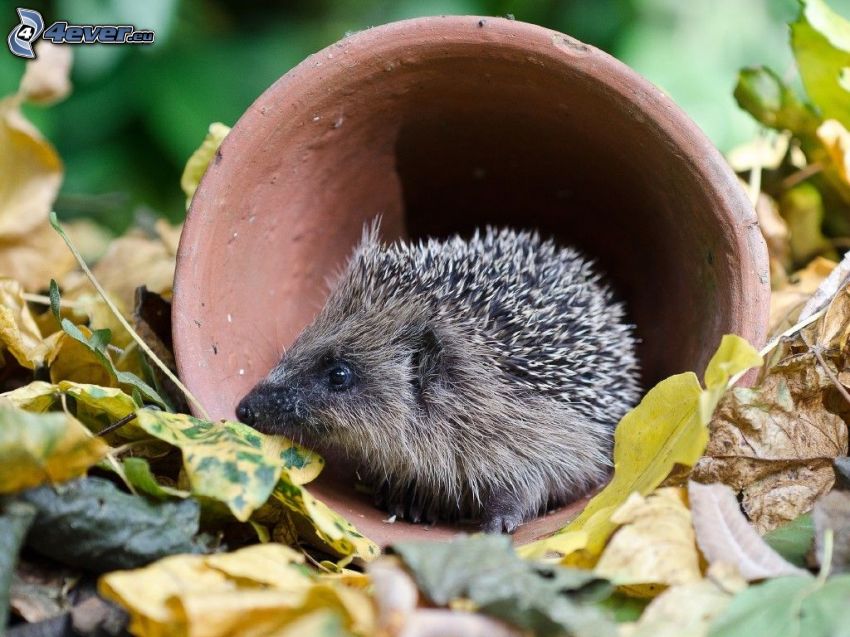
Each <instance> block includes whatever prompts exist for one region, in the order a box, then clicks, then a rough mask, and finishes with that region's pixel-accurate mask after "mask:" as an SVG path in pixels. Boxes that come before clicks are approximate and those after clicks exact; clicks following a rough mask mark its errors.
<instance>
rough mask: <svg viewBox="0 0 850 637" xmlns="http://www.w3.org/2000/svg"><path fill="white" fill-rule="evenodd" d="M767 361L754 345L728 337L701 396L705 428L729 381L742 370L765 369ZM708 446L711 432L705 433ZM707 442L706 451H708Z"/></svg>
mask: <svg viewBox="0 0 850 637" xmlns="http://www.w3.org/2000/svg"><path fill="white" fill-rule="evenodd" d="M763 363H764V359H763V358H762V356H761V354H759V353H758V352H757V351H756V350H755V349H753V346H752V345H750V344H749V343H748V342H747V341H745V340H744V339H742V338H739V337H737V336H731V335H728V334H727V335H726V336H724V337H723V339H722V340H721V341H720V347H718V348H717V351H716V352H715V353H714V356H712V357H711V360H710V361H708V366H707V367H706V368H705V390H704V391H703V392H702V394H701V395H700V397H699V405H700V420H701V422H702V425H703V427H705V425H707V424H708V423H709V421H710V420H711V415H712V414H713V413H714V410H715V408H716V407H717V403H718V402H719V401H720V398H721V396H723V394H724V393H725V392H726V389H727V384H728V383H729V379H730V378H732V377H733V376H734V375H735V374H737V373H738V372H740V371H744V370H747V369H751V368H753V367H761V366H762V364H763ZM704 431H705V443H707V442H708V430H705V429H704ZM705 443H704V444H703V448H705Z"/></svg>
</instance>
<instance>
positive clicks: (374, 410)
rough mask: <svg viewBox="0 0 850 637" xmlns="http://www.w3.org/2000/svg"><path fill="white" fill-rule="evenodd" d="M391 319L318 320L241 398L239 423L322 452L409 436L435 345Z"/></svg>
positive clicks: (361, 315)
mask: <svg viewBox="0 0 850 637" xmlns="http://www.w3.org/2000/svg"><path fill="white" fill-rule="evenodd" d="M386 316H387V313H385V312H381V313H379V314H375V313H374V312H356V313H354V314H351V315H348V316H346V317H337V318H332V317H328V316H320V317H319V319H317V321H316V322H314V323H313V324H312V325H310V326H308V327H307V328H306V329H305V331H304V332H303V333H302V334H301V335H300V336H299V337H298V339H297V340H296V341H295V343H293V345H292V347H291V348H290V349H289V350H288V351H287V352H286V354H285V355H284V356H283V358H282V360H281V361H280V363H278V365H276V366H275V368H274V369H272V370H271V372H269V374H268V375H267V376H266V378H265V379H263V380H262V381H260V382H259V383H258V384H257V385H256V386H255V387H254V388H253V389H252V390H251V391H250V392H249V393H248V395H246V396H245V398H243V399H242V401H241V402H240V403H239V406H238V407H237V412H236V413H237V416H238V417H239V419H240V420H241V421H242V422H245V423H247V424H249V425H251V426H252V427H254V428H256V429H258V430H259V431H262V432H265V433H272V434H281V435H285V436H288V437H290V438H292V439H294V440H296V441H297V442H301V443H303V444H305V445H307V446H310V447H313V448H317V449H320V450H322V449H327V448H331V447H336V448H342V449H346V450H348V451H350V450H351V448H352V447H363V448H364V449H365V448H374V447H375V446H376V445H380V444H381V441H382V440H386V437H387V436H393V437H395V438H396V439H398V438H399V437H407V436H409V435H410V427H409V423H410V422H411V421H412V420H413V419H415V418H416V412H417V410H419V409H421V404H420V402H421V393H420V392H421V388H422V386H423V382H424V380H425V379H424V377H423V375H424V374H425V373H427V370H428V368H429V365H428V363H427V361H429V360H431V359H432V358H433V356H432V354H433V353H434V350H433V339H432V338H430V337H429V336H428V331H427V330H426V329H423V328H422V327H421V326H419V327H416V326H414V325H411V324H410V323H405V322H404V321H393V322H392V323H389V324H388V322H387V320H386V318H385V317H386ZM382 319H383V320H382Z"/></svg>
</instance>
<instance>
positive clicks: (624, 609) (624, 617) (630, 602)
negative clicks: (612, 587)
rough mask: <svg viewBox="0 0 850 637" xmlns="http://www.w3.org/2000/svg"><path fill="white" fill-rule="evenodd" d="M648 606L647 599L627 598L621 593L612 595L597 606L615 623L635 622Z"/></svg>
mask: <svg viewBox="0 0 850 637" xmlns="http://www.w3.org/2000/svg"><path fill="white" fill-rule="evenodd" d="M647 604H649V600H648V599H638V598H636V597H629V596H628V595H624V594H623V593H614V594H613V595H611V597H609V598H608V599H603V600H602V601H601V602H599V603H598V604H597V606H599V607H600V608H601V609H603V610H605V611H606V612H607V613H608V614H609V615H610V616H611V617H612V618H613V619H614V621H616V622H617V623H624V622H636V621H637V620H638V619H640V616H641V615H642V614H643V611H644V609H645V608H646V606H647Z"/></svg>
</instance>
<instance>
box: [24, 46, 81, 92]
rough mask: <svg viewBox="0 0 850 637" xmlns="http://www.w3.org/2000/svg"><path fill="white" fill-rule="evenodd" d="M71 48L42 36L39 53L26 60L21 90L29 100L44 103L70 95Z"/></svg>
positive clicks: (36, 51) (36, 50)
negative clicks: (43, 38) (33, 57)
mask: <svg viewBox="0 0 850 637" xmlns="http://www.w3.org/2000/svg"><path fill="white" fill-rule="evenodd" d="M72 48H73V47H70V46H58V45H56V44H53V43H52V42H49V41H47V40H39V41H38V42H37V43H36V45H35V53H36V57H35V59H32V60H29V61H28V62H27V66H26V70H25V71H24V75H23V77H22V78H21V85H20V88H19V89H18V94H19V95H21V96H22V97H23V98H24V99H25V100H26V101H28V102H35V103H37V104H45V105H46V104H53V103H54V102H58V101H60V100H63V99H65V98H66V97H68V94H69V93H70V92H71V61H72V54H71V49H72Z"/></svg>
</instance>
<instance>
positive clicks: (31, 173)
mask: <svg viewBox="0 0 850 637" xmlns="http://www.w3.org/2000/svg"><path fill="white" fill-rule="evenodd" d="M20 104H21V100H20V98H18V97H7V98H6V99H4V100H0V238H2V239H10V238H21V237H25V236H26V235H27V234H29V233H30V232H32V231H33V230H34V229H35V228H36V227H38V226H39V225H41V224H42V222H46V221H47V215H48V214H49V212H50V210H51V208H52V207H53V200H54V199H55V198H56V193H58V192H59V184H61V183H62V163H61V162H60V161H59V156H58V155H57V154H56V151H55V150H53V147H52V146H51V145H50V144H48V143H47V142H46V141H45V140H44V138H42V136H41V134H40V133H39V132H38V130H36V128H35V127H34V126H33V125H32V124H31V123H30V122H29V121H27V120H26V119H25V118H24V116H23V115H22V114H21V112H20V110H19V109H20ZM2 274H5V273H2Z"/></svg>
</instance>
